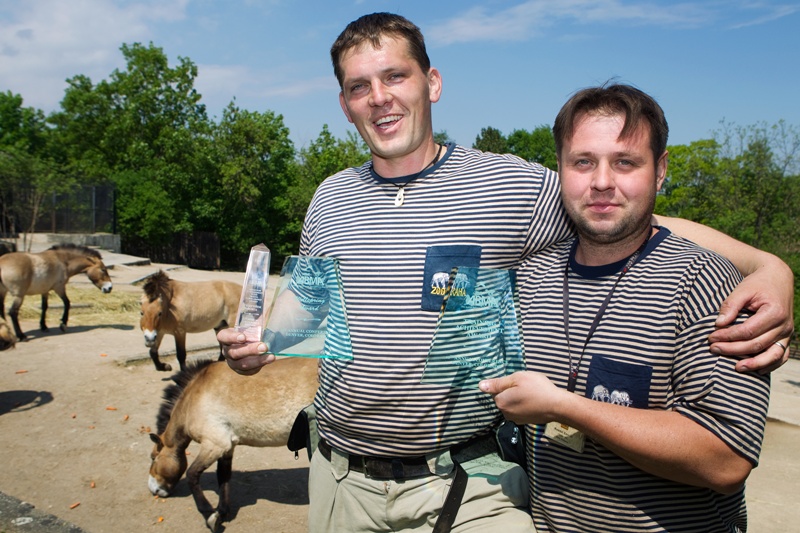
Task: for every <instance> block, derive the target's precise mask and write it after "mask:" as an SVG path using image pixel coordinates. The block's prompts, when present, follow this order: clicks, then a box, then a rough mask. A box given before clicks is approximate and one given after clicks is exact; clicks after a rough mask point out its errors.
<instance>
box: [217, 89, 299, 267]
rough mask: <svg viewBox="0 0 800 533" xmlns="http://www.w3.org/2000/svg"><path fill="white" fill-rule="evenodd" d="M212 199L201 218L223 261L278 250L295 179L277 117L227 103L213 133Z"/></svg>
mask: <svg viewBox="0 0 800 533" xmlns="http://www.w3.org/2000/svg"><path fill="white" fill-rule="evenodd" d="M212 144H213V150H212V151H213V162H214V164H213V167H214V168H215V169H217V174H218V176H219V177H218V180H217V181H215V182H214V183H213V184H212V188H213V189H214V191H215V195H214V198H213V200H212V201H210V202H209V205H208V213H207V214H206V216H204V217H203V220H204V226H207V227H209V228H216V230H217V231H218V233H219V235H220V245H221V247H222V250H223V252H224V254H223V257H226V256H228V257H231V258H236V261H239V260H240V259H241V260H246V258H247V253H248V252H249V250H250V248H251V247H252V246H254V245H256V244H258V243H259V242H264V243H265V244H267V246H269V248H270V249H271V250H273V252H275V251H277V250H275V249H276V248H282V244H281V241H280V239H278V235H279V234H280V233H281V232H282V231H283V227H284V225H285V214H284V213H285V210H286V200H285V198H286V195H287V187H288V185H289V182H290V180H291V177H292V176H293V173H294V167H293V166H294V155H295V150H294V145H293V144H292V142H291V140H290V139H289V130H288V129H287V128H286V126H285V125H284V123H283V117H282V116H281V115H275V114H274V113H272V112H270V111H268V112H265V113H259V112H254V111H246V110H242V109H240V108H239V107H237V106H236V105H235V104H234V102H231V103H230V104H229V105H228V107H227V108H226V109H225V111H224V112H223V116H222V119H221V120H220V123H219V124H218V125H217V126H216V127H215V128H214V133H213V143H212Z"/></svg>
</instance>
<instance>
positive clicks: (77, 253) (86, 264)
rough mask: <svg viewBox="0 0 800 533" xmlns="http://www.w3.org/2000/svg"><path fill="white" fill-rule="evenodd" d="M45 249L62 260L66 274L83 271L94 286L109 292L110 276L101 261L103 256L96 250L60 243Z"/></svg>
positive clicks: (70, 274)
mask: <svg viewBox="0 0 800 533" xmlns="http://www.w3.org/2000/svg"><path fill="white" fill-rule="evenodd" d="M47 251H48V252H53V253H55V254H56V256H57V257H58V258H59V259H60V260H61V261H63V262H64V264H65V266H66V268H67V275H68V276H74V275H75V274H78V273H79V272H85V273H86V275H87V276H88V277H89V279H90V280H91V282H92V283H94V285H95V287H97V288H98V289H100V290H101V291H103V292H104V293H109V292H111V289H112V287H113V284H112V283H111V276H109V275H108V269H107V268H106V265H105V264H104V263H103V256H102V255H100V252H98V251H97V250H95V249H93V248H89V247H88V246H81V245H78V244H72V243H62V244H56V245H53V246H51V247H50V248H49V249H48V250H47Z"/></svg>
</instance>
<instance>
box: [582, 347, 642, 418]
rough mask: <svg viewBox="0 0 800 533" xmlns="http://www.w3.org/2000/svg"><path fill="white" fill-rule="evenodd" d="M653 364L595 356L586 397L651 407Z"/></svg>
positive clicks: (629, 405) (627, 405) (624, 404)
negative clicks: (625, 361) (623, 361)
mask: <svg viewBox="0 0 800 533" xmlns="http://www.w3.org/2000/svg"><path fill="white" fill-rule="evenodd" d="M652 376H653V368H652V367H650V366H647V365H635V364H631V363H622V362H619V361H614V360H611V359H608V358H606V357H593V358H592V364H591V365H590V366H589V375H588V376H587V378H586V397H587V398H591V399H592V400H597V401H598V402H606V403H614V404H617V405H623V406H625V407H635V408H637V409H647V407H648V406H649V404H650V403H649V398H650V380H651V378H652Z"/></svg>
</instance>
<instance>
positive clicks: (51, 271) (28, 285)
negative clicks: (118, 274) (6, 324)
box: [0, 244, 112, 341]
mask: <svg viewBox="0 0 800 533" xmlns="http://www.w3.org/2000/svg"><path fill="white" fill-rule="evenodd" d="M81 272H84V273H86V275H87V276H88V277H89V279H90V280H91V281H92V283H94V284H95V286H96V287H97V288H98V289H100V290H102V291H103V292H104V293H108V292H111V288H112V284H111V277H110V276H109V275H108V269H106V265H104V264H103V260H102V257H101V256H100V252H98V251H97V250H93V249H91V248H87V247H85V246H78V245H75V244H57V245H55V246H52V247H50V248H49V249H48V250H45V251H44V252H39V253H26V252H11V253H8V254H5V255H3V256H0V318H5V316H6V315H5V299H6V293H7V292H9V293H11V295H12V296H13V297H14V300H13V302H12V303H11V309H9V311H8V315H9V316H10V317H11V323H12V324H13V325H14V332H15V333H16V334H17V338H19V340H21V341H22V340H25V334H24V333H22V329H20V327H19V308H20V307H21V306H22V300H23V299H24V298H25V296H26V295H28V294H41V295H42V317H41V320H39V327H40V328H41V329H42V331H47V326H46V325H45V322H44V317H45V313H46V312H47V296H48V293H49V292H50V291H51V290H52V291H54V292H55V293H56V294H57V295H58V296H59V297H60V298H61V301H62V302H64V314H63V315H61V325H60V326H59V327H60V328H61V331H66V330H67V320H68V319H69V298H67V281H69V278H71V277H72V276H74V275H76V274H80V273H81Z"/></svg>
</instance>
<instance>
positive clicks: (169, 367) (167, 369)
mask: <svg viewBox="0 0 800 533" xmlns="http://www.w3.org/2000/svg"><path fill="white" fill-rule="evenodd" d="M156 370H160V371H161V372H172V365H170V364H169V363H164V364H163V365H161V366H160V367H158V368H157V369H156Z"/></svg>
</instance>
